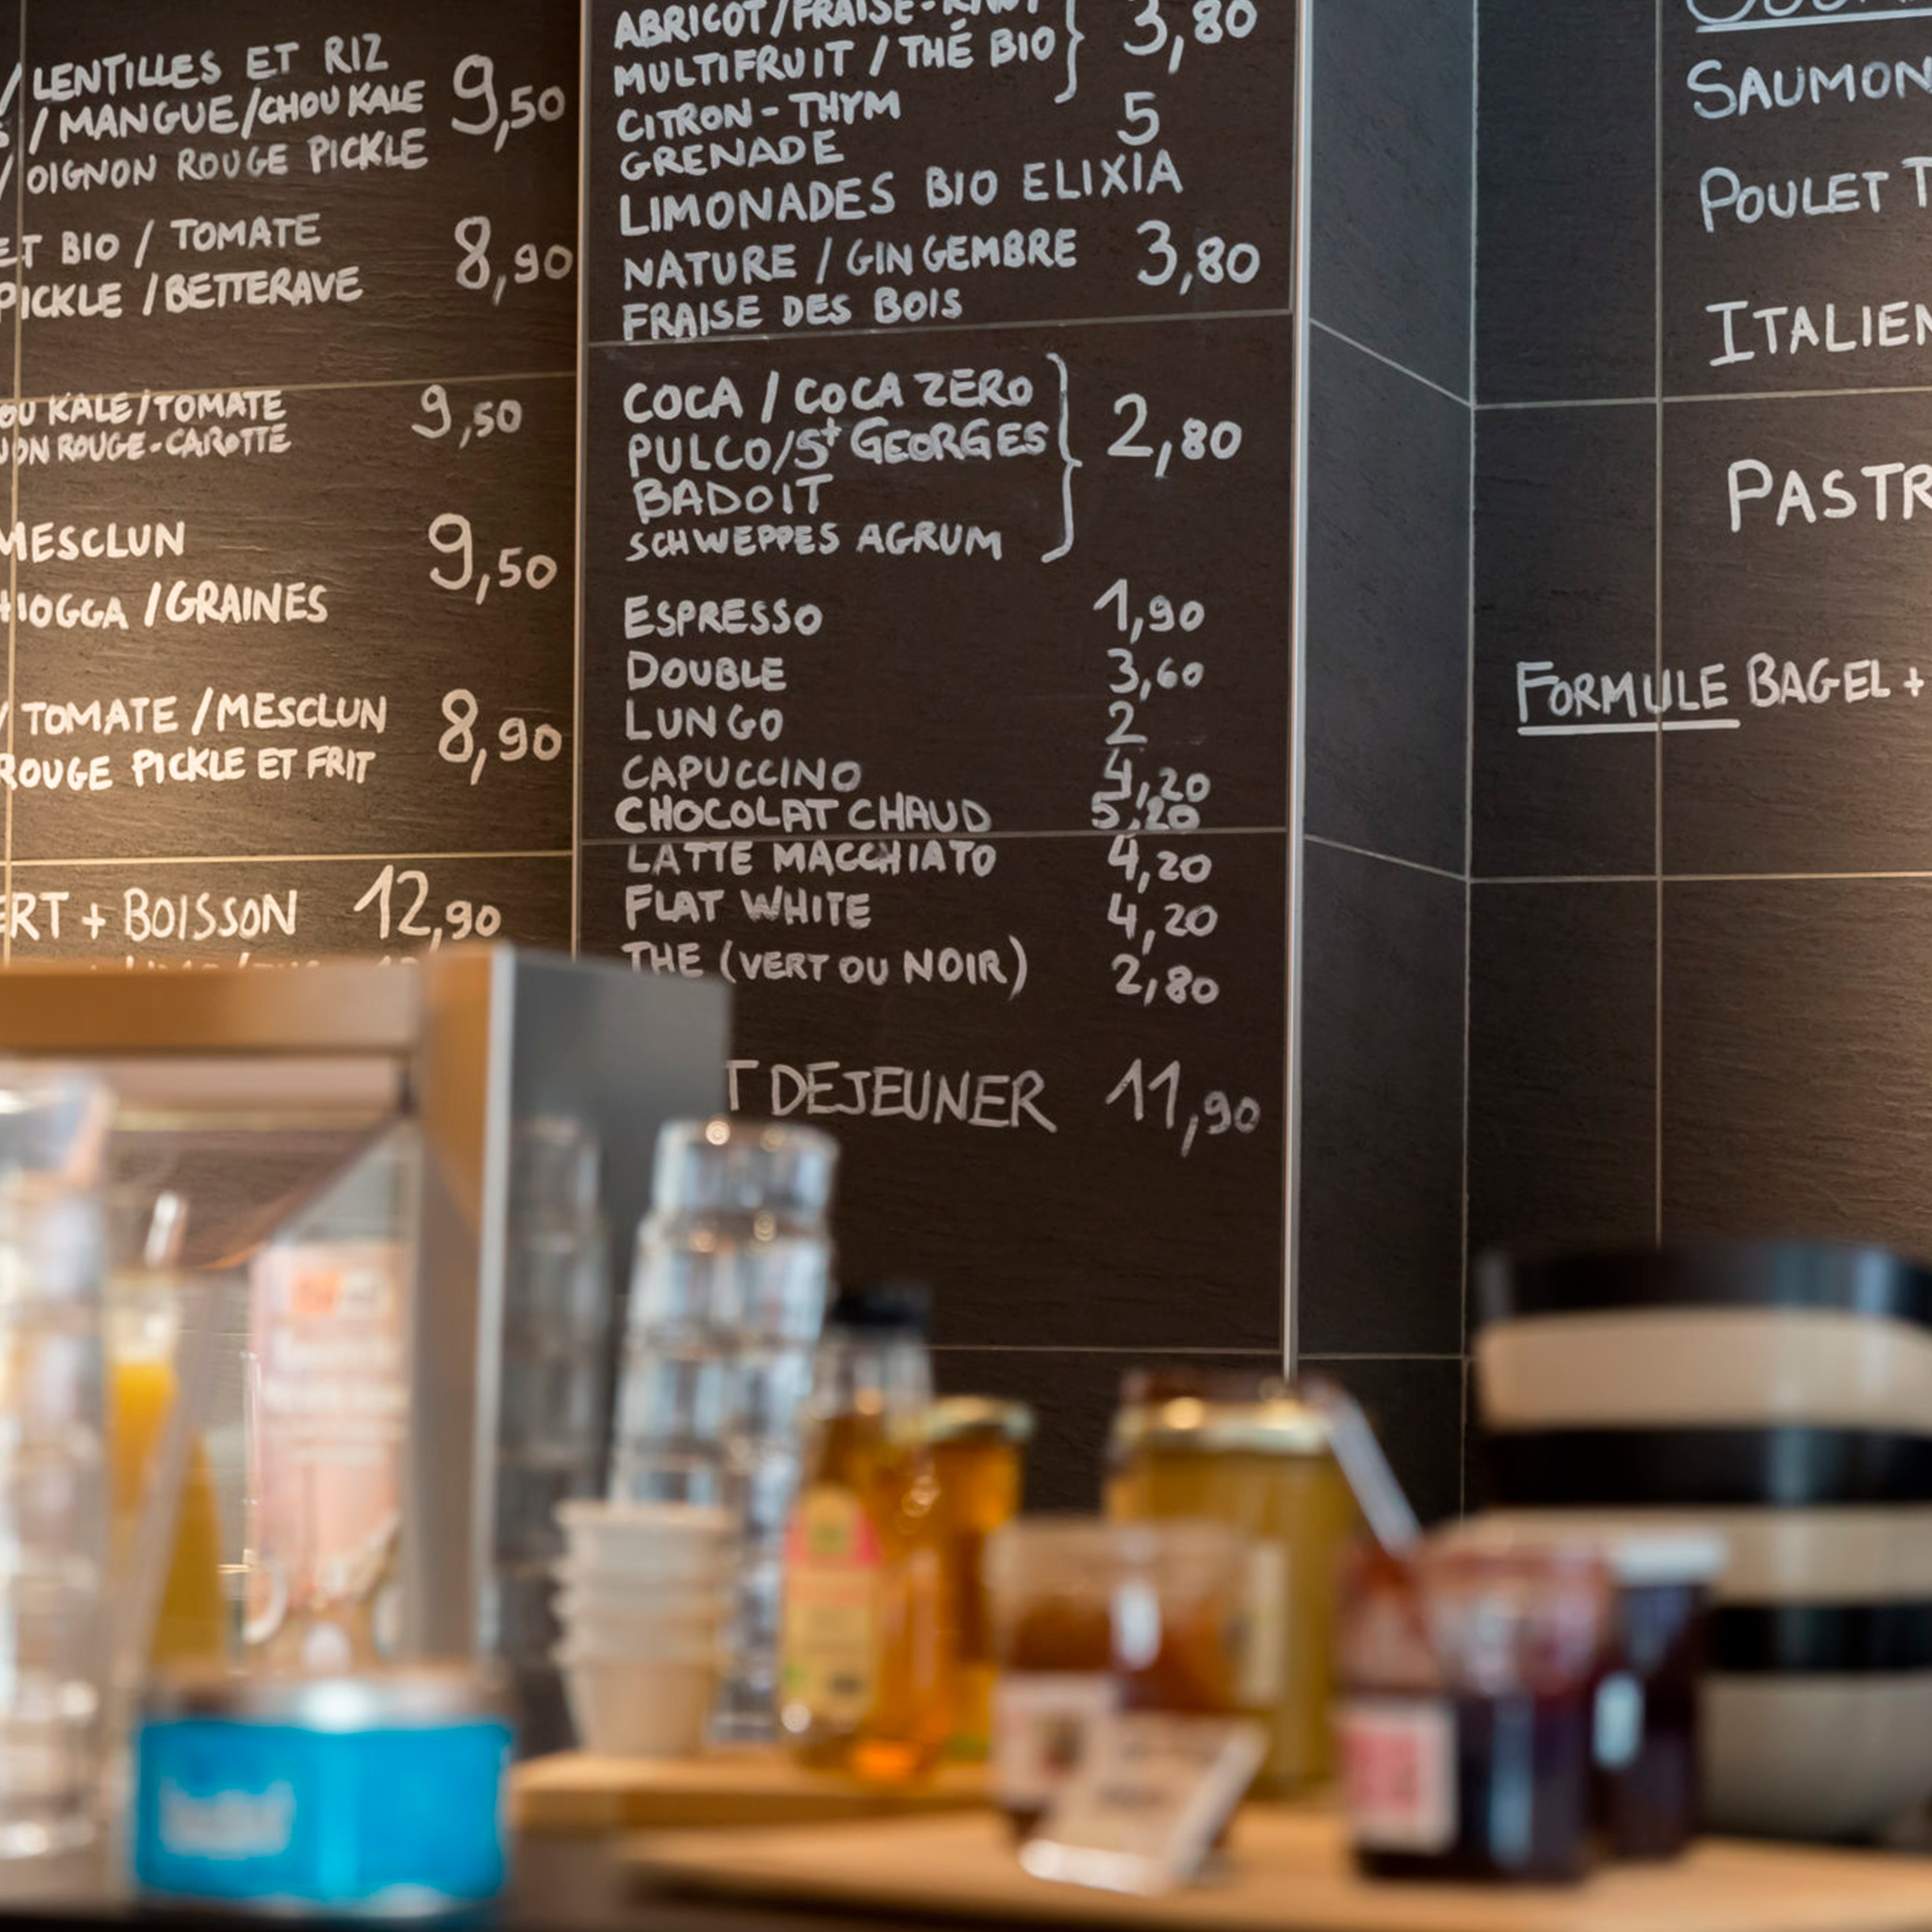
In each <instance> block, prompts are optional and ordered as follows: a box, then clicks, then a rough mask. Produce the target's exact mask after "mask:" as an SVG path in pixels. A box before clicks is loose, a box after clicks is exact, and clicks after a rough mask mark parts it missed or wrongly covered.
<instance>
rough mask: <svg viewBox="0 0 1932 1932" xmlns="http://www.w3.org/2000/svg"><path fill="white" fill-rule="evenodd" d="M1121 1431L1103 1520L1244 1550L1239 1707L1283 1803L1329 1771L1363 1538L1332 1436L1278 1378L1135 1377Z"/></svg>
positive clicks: (1113, 1448) (1117, 1426)
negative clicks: (1187, 1528) (1179, 1522)
mask: <svg viewBox="0 0 1932 1932" xmlns="http://www.w3.org/2000/svg"><path fill="white" fill-rule="evenodd" d="M1122 1397H1123V1400H1122V1406H1121V1409H1120V1411H1119V1412H1118V1415H1116V1416H1115V1421H1114V1430H1113V1436H1112V1443H1111V1445H1110V1451H1109V1481H1108V1489H1107V1505H1108V1514H1109V1515H1110V1516H1111V1517H1114V1518H1115V1520H1118V1521H1124V1522H1130V1521H1131V1522H1144V1521H1149V1520H1163V1519H1166V1518H1170V1517H1189V1518H1195V1519H1199V1518H1211V1519H1213V1520H1217V1521H1219V1522H1223V1523H1229V1524H1231V1525H1232V1526H1234V1527H1235V1529H1238V1530H1239V1531H1241V1533H1242V1535H1243V1537H1244V1539H1245V1548H1246V1553H1245V1558H1244V1562H1245V1571H1244V1579H1243V1586H1242V1587H1243V1604H1244V1612H1245V1616H1244V1649H1243V1654H1242V1660H1241V1670H1240V1673H1239V1677H1238V1697H1237V1702H1238V1708H1239V1709H1241V1711H1242V1712H1244V1713H1246V1714H1248V1715H1252V1716H1253V1717H1255V1718H1258V1719H1259V1720H1260V1721H1262V1723H1264V1724H1265V1725H1266V1726H1267V1727H1268V1757H1267V1760H1266V1761H1265V1763H1264V1765H1263V1766H1262V1772H1261V1775H1260V1776H1259V1778H1258V1779H1257V1780H1256V1789H1257V1790H1259V1791H1262V1792H1264V1793H1268V1794H1269V1795H1271V1796H1279V1795H1282V1794H1284V1793H1289V1792H1293V1791H1297V1790H1303V1789H1305V1788H1307V1787H1309V1786H1310V1785H1313V1784H1318V1783H1319V1782H1321V1781H1322V1780H1324V1779H1325V1778H1328V1776H1329V1775H1330V1774H1331V1772H1332V1770H1333V1768H1334V1746H1333V1742H1332V1739H1331V1729H1330V1724H1329V1706H1330V1703H1331V1699H1332V1697H1333V1694H1334V1665H1333V1657H1334V1639H1335V1623H1336V1616H1337V1604H1338V1601H1339V1598H1340V1589H1341V1581H1342V1577H1343V1568H1344V1565H1345V1563H1346V1559H1347V1556H1348V1553H1349V1547H1350V1546H1351V1544H1352V1542H1353V1541H1354V1539H1355V1535H1356V1534H1357V1532H1358V1529H1359V1527H1360V1518H1359V1516H1358V1512H1357V1510H1356V1508H1355V1499H1354V1497H1353V1496H1352V1495H1351V1494H1350V1493H1349V1486H1348V1484H1347V1481H1346V1479H1345V1478H1344V1477H1343V1475H1342V1472H1341V1470H1340V1469H1339V1468H1338V1467H1337V1464H1336V1462H1335V1459H1334V1456H1333V1455H1332V1454H1331V1453H1330V1451H1329V1445H1328V1426H1327V1424H1326V1423H1325V1421H1324V1420H1323V1419H1322V1417H1321V1416H1320V1415H1319V1414H1318V1413H1317V1412H1316V1411H1315V1410H1314V1409H1311V1408H1310V1407H1308V1406H1307V1405H1306V1404H1305V1403H1301V1402H1298V1401H1297V1400H1295V1398H1294V1397H1292V1395H1291V1394H1289V1391H1288V1389H1287V1388H1286V1385H1284V1384H1283V1383H1282V1382H1280V1381H1278V1380H1276V1379H1273V1378H1263V1377H1261V1376H1229V1375H1226V1374H1208V1375H1197V1374H1194V1373H1189V1372H1178V1373H1176V1372H1166V1371H1163V1372H1161V1373H1158V1374H1154V1375H1147V1374H1142V1375H1139V1376H1130V1378H1129V1379H1128V1380H1127V1383H1126V1384H1125V1385H1124V1388H1123V1391H1122Z"/></svg>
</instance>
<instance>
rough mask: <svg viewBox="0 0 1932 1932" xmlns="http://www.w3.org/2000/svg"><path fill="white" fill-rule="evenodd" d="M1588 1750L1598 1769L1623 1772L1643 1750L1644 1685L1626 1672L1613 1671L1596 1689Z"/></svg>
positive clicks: (1634, 1761) (1635, 1760)
mask: <svg viewBox="0 0 1932 1932" xmlns="http://www.w3.org/2000/svg"><path fill="white" fill-rule="evenodd" d="M1592 1715H1593V1723H1592V1736H1591V1747H1592V1751H1593V1752H1594V1754H1595V1757H1596V1761H1597V1765H1598V1769H1600V1770H1603V1771H1623V1770H1625V1769H1628V1767H1629V1766H1631V1765H1633V1764H1634V1763H1636V1762H1637V1753H1638V1752H1639V1751H1641V1750H1642V1749H1643V1685H1641V1684H1640V1683H1639V1682H1637V1679H1635V1678H1634V1677H1633V1676H1631V1674H1630V1673H1629V1672H1628V1670H1617V1671H1613V1672H1612V1673H1611V1674H1610V1676H1607V1677H1606V1678H1605V1679H1604V1681H1603V1682H1601V1684H1599V1685H1598V1686H1597V1703H1596V1709H1595V1712H1594V1713H1593V1714H1592Z"/></svg>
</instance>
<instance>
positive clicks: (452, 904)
mask: <svg viewBox="0 0 1932 1932" xmlns="http://www.w3.org/2000/svg"><path fill="white" fill-rule="evenodd" d="M353 909H354V910H356V911H357V912H369V911H372V910H373V911H374V913H375V914H376V922H377V938H379V939H383V940H387V939H389V938H398V939H424V940H427V941H428V942H429V948H430V950H431V952H434V951H435V950H436V949H437V947H439V946H440V945H442V944H443V942H444V941H446V940H447V941H449V944H451V945H452V946H456V945H460V944H461V943H462V942H463V941H464V940H466V939H493V938H495V937H496V935H497V934H498V933H499V932H501V931H502V929H503V915H502V913H500V912H499V911H498V910H497V909H496V907H494V906H493V905H479V904H477V902H476V901H475V900H473V899H450V900H448V901H446V902H445V903H444V904H443V906H442V907H440V908H439V907H436V906H434V905H432V904H431V903H430V883H429V874H428V873H427V872H419V871H416V870H415V869H414V868H405V869H404V870H403V871H398V870H397V868H395V866H394V865H385V866H384V867H383V869H382V870H381V871H380V872H378V873H377V874H376V876H375V877H374V880H371V882H370V886H369V889H368V891H367V892H365V893H364V894H363V895H362V897H361V898H359V899H358V900H357V901H356V904H355V907H354V908H353Z"/></svg>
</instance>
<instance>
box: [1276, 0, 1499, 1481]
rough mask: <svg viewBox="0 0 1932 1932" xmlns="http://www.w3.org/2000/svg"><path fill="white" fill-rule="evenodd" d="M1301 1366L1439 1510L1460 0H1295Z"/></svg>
mask: <svg viewBox="0 0 1932 1932" xmlns="http://www.w3.org/2000/svg"><path fill="white" fill-rule="evenodd" d="M1307 5H1310V6H1311V7H1313V22H1312V24H1313V110H1312V125H1311V128H1310V151H1311V162H1310V166H1311V175H1310V198H1311V201H1312V218H1311V223H1310V264H1309V270H1310V297H1309V323H1310V328H1309V332H1308V335H1309V354H1308V369H1307V380H1308V384H1309V462H1308V475H1307V511H1308V549H1307V586H1306V589H1307V662H1306V666H1305V673H1306V675H1305V682H1304V686H1303V691H1304V704H1305V710H1304V719H1305V745H1306V756H1307V769H1306V787H1305V808H1304V848H1303V909H1302V946H1301V988H1300V997H1301V1190H1300V1196H1299V1200H1300V1231H1299V1232H1300V1245H1299V1253H1298V1343H1299V1355H1300V1359H1301V1361H1302V1362H1303V1363H1304V1364H1307V1365H1309V1366H1311V1367H1313V1366H1320V1367H1325V1368H1327V1369H1328V1370H1331V1371H1332V1372H1333V1373H1336V1374H1337V1375H1338V1376H1340V1377H1341V1378H1342V1379H1343V1380H1344V1381H1345V1382H1347V1383H1348V1384H1349V1385H1350V1386H1351V1387H1352V1388H1354V1389H1355V1391H1356V1392H1357V1393H1358V1395H1360V1396H1361V1398H1362V1399H1363V1400H1364V1402H1365V1403H1366V1404H1367V1406H1368V1407H1369V1408H1370V1410H1371V1412H1373V1414H1374V1415H1375V1416H1376V1420H1377V1421H1378V1424H1379V1426H1380V1427H1381V1428H1382V1432H1383V1434H1384V1436H1385V1439H1387V1440H1388V1443H1389V1445H1390V1447H1391V1453H1392V1454H1393V1455H1394V1458H1395V1460H1396V1461H1397V1466H1398V1467H1399V1469H1400V1471H1401V1473H1402V1474H1403V1476H1404V1478H1405V1480H1406V1481H1408V1482H1409V1484H1410V1486H1411V1487H1412V1490H1413V1491H1414V1493H1415V1496H1416V1498H1417V1500H1418V1505H1420V1506H1421V1508H1423V1509H1424V1511H1425V1512H1426V1513H1427V1514H1430V1515H1432V1516H1434V1515H1442V1514H1447V1513H1448V1512H1451V1511H1454V1509H1455V1508H1457V1506H1458V1505H1459V1503H1460V1469H1461V1466H1462V1460H1463V1459H1462V1455H1461V1433H1462V1426H1463V1067H1464V1044H1465V1010H1466V984H1467V982H1466V958H1467V947H1466V933H1467V920H1468V897H1469V888H1468V876H1469V862H1468V824H1467V812H1466V802H1467V798H1468V744H1469V708H1468V707H1469V586H1470V579H1469V568H1470V565H1469V491H1470V477H1471V431H1472V410H1471V401H1472V380H1471V379H1472V371H1471V329H1472V314H1471V269H1472V246H1473V238H1472V215H1473V209H1472V200H1473V183H1472V163H1473V159H1474V155H1473V144H1472V137H1473V109H1474V99H1473V95H1474V79H1475V65H1474V62H1475V19H1474V7H1473V0H1307Z"/></svg>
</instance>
